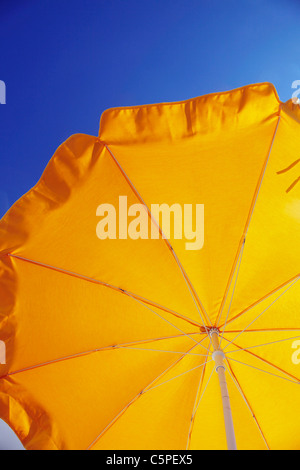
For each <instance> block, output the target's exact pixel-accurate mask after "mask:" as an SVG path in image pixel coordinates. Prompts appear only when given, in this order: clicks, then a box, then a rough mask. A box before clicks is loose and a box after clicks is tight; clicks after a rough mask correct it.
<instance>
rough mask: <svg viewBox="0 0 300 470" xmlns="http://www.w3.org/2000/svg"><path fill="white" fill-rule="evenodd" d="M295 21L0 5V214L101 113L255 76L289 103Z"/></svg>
mask: <svg viewBox="0 0 300 470" xmlns="http://www.w3.org/2000/svg"><path fill="white" fill-rule="evenodd" d="M299 20H300V0H206V1H204V0H35V1H33V0H14V1H13V0H0V58H1V59H0V80H4V81H5V83H6V87H7V104H6V105H0V217H1V216H2V215H3V214H4V213H5V212H6V210H7V209H8V208H9V207H10V205H12V204H13V202H14V201H15V200H16V199H18V198H19V197H20V196H21V195H22V194H23V193H24V192H27V191H28V190H29V189H30V187H32V186H33V185H34V184H35V183H36V182H37V180H38V179H39V178H40V175H41V173H42V171H43V169H44V167H45V166H46V164H47V162H48V160H49V159H50V157H51V156H52V154H53V152H54V151H55V149H56V148H57V147H58V146H59V145H60V143H61V142H63V141H64V140H65V139H66V138H68V137H69V136H70V135H71V134H74V133H87V134H92V135H96V134H97V132H98V125H99V119H100V115H101V113H102V112H103V111H104V110H105V109H106V108H110V107H114V106H130V105H138V104H145V103H155V102H162V101H164V102H165V101H177V100H184V99H188V98H192V97H195V96H199V95H202V94H206V93H211V92H216V91H223V90H228V89H232V88H236V87H239V86H243V85H247V84H249V83H256V82H263V81H269V82H272V83H274V85H275V86H276V88H277V90H278V93H279V96H280V98H281V99H282V100H284V101H285V100H288V99H289V98H290V97H291V94H292V89H291V84H292V82H293V81H294V80H300V54H299V44H300V26H299V25H300V22H299ZM1 434H2V428H1V427H0V447H1ZM12 445H13V444H12Z"/></svg>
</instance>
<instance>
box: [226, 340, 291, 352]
mask: <svg viewBox="0 0 300 470" xmlns="http://www.w3.org/2000/svg"><path fill="white" fill-rule="evenodd" d="M298 338H300V336H293V337H292V338H285V339H279V340H278V341H272V342H270V343H264V344H256V345H255V346H249V347H247V348H241V349H234V350H233V351H227V353H226V354H231V353H234V352H238V351H248V350H249V349H255V348H260V347H263V346H269V345H270V344H276V343H283V342H284V341H291V340H292V339H298Z"/></svg>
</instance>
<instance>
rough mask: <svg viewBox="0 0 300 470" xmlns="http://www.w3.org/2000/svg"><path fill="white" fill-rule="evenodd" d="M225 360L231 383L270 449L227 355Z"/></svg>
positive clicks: (268, 447)
mask: <svg viewBox="0 0 300 470" xmlns="http://www.w3.org/2000/svg"><path fill="white" fill-rule="evenodd" d="M226 361H227V364H228V368H227V371H228V372H229V375H230V377H231V379H232V381H233V383H234V384H235V386H236V388H237V389H238V391H239V392H240V394H241V396H242V397H243V400H244V402H245V403H246V405H247V407H248V409H249V411H250V413H251V415H252V417H253V419H254V421H255V423H256V425H257V427H258V429H259V432H260V434H261V436H262V438H263V440H264V443H265V445H266V447H267V449H268V450H271V449H270V446H269V444H268V442H267V439H266V437H265V435H264V433H263V430H262V428H261V426H260V424H259V422H258V419H257V417H256V416H255V413H254V411H253V409H252V407H251V405H250V403H249V400H248V399H247V397H246V395H245V392H244V390H243V389H242V386H241V384H240V383H239V381H238V379H237V377H236V375H235V373H234V372H233V369H232V367H231V364H230V361H229V360H228V358H227V357H226Z"/></svg>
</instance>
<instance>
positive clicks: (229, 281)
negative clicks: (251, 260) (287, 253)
mask: <svg viewBox="0 0 300 470" xmlns="http://www.w3.org/2000/svg"><path fill="white" fill-rule="evenodd" d="M280 113H281V103H280V104H279V109H278V119H277V122H276V127H275V130H274V133H273V136H272V141H271V145H270V147H269V151H268V155H267V157H266V159H265V161H264V164H263V167H262V170H261V173H260V175H259V178H258V182H257V185H256V188H255V192H254V195H253V199H252V202H251V206H250V210H249V214H248V217H247V220H246V224H245V228H244V232H243V235H242V238H241V241H240V243H239V246H238V249H237V253H236V256H235V259H234V261H233V266H232V269H231V272H230V275H229V279H228V282H227V286H226V289H225V293H224V296H223V299H222V302H221V306H220V309H219V313H218V316H217V321H216V323H217V324H218V323H219V321H220V316H221V314H222V311H223V308H224V305H225V302H226V299H227V295H228V292H229V290H230V287H231V283H232V279H233V276H234V273H235V270H236V266H237V263H238V260H239V256H240V252H241V250H242V248H243V246H244V243H245V239H246V237H247V234H248V231H249V227H250V223H251V220H252V216H253V213H254V210H255V207H256V203H257V200H258V196H259V193H260V190H261V187H262V183H263V180H264V176H265V173H266V169H267V166H268V163H269V160H270V156H271V153H272V149H273V144H274V142H275V138H276V135H277V130H278V127H279V123H280V119H281V114H280Z"/></svg>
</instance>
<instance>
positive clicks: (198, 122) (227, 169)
mask: <svg viewBox="0 0 300 470" xmlns="http://www.w3.org/2000/svg"><path fill="white" fill-rule="evenodd" d="M278 112H279V102H278V99H277V97H276V96H275V95H274V92H273V90H272V88H271V87H266V86H265V85H260V86H257V87H253V88H244V89H242V90H238V91H234V92H232V93H228V94H226V93H225V94H220V95H213V96H208V97H200V98H198V99H196V100H192V101H189V102H187V103H186V102H183V103H177V104H174V105H168V104H166V105H157V106H156V105H153V106H146V107H142V108H140V107H138V108H129V109H127V108H126V109H120V110H118V109H116V110H108V111H106V112H105V113H104V115H103V116H102V119H101V125H100V134H99V135H100V138H101V140H103V141H104V142H105V143H106V144H107V145H108V147H109V149H110V150H111V151H112V153H113V155H114V156H115V157H116V159H117V160H118V162H119V163H120V165H121V167H122V168H123V170H124V172H125V173H126V175H127V176H128V177H129V179H130V181H131V182H132V183H133V185H134V187H135V188H136V189H137V191H138V192H139V194H140V195H141V197H142V199H143V200H144V201H145V203H146V204H147V205H148V207H150V205H151V204H155V203H157V204H162V203H167V204H169V205H170V206H171V205H172V204H174V203H178V202H179V203H180V204H182V205H183V204H201V203H202V204H204V211H205V241H204V247H203V248H202V249H201V250H200V251H187V250H186V248H185V242H186V240H185V239H182V240H176V239H174V238H173V237H171V244H172V246H173V247H174V249H175V252H176V253H177V255H178V257H179V259H180V261H181V262H182V264H183V267H184V269H185V270H186V271H187V274H188V276H189V278H190V279H191V282H192V284H193V285H194V287H195V290H196V291H197V293H198V296H199V297H200V300H201V302H202V304H204V307H205V309H206V312H207V316H208V318H209V324H214V323H215V322H216V319H217V314H218V311H219V309H220V304H221V301H222V298H223V294H224V292H225V288H226V285H227V281H228V278H229V275H230V272H231V268H232V265H233V260H234V258H235V255H236V253H237V250H238V247H239V244H240V242H241V240H242V239H243V234H244V230H245V226H246V223H247V219H248V216H249V212H250V210H251V205H252V203H253V198H254V194H255V190H256V187H257V184H258V181H259V177H260V174H261V171H262V167H263V165H264V163H265V161H266V159H267V156H268V154H269V151H270V146H271V142H272V139H273V137H274V132H275V128H276V125H277V122H278ZM166 175H167V177H166ZM171 234H172V232H171Z"/></svg>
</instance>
